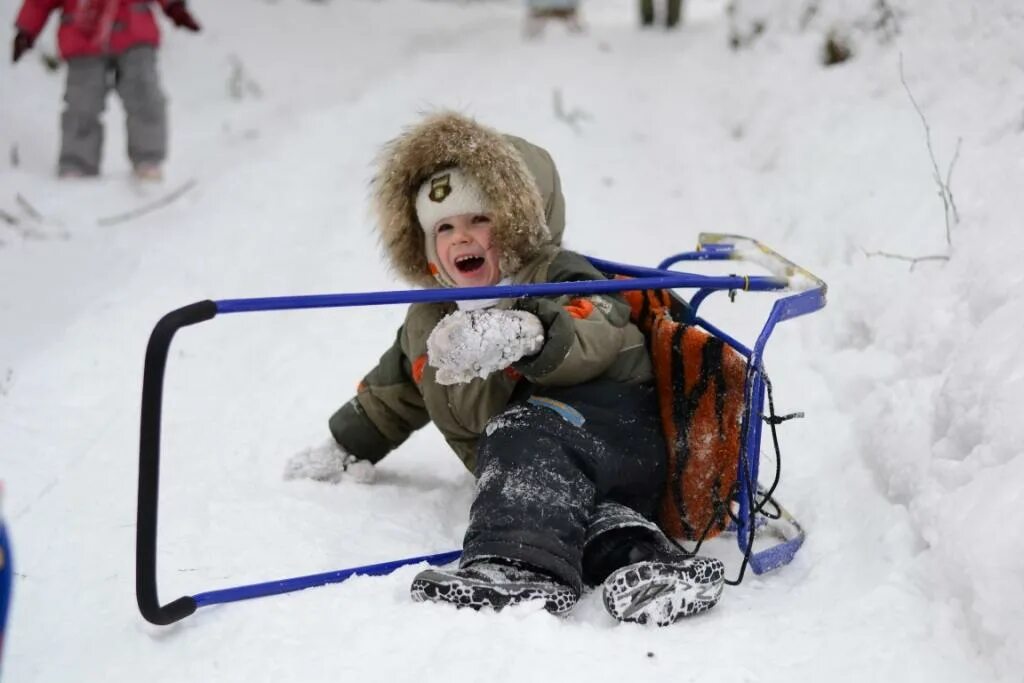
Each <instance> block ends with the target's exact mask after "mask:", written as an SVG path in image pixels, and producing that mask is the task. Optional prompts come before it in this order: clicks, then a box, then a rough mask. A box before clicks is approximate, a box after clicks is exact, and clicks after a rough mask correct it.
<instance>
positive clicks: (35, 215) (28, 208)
mask: <svg viewBox="0 0 1024 683" xmlns="http://www.w3.org/2000/svg"><path fill="white" fill-rule="evenodd" d="M14 201H16V202H18V206H20V207H21V208H22V209H24V211H25V213H27V214H28V215H29V218H31V219H33V220H37V221H39V222H42V221H43V214H41V213H39V212H38V211H37V210H36V207H34V206H32V204H30V203H29V201H28V200H27V199H25V197H24V196H23V195H21V194H18V195H15V197H14Z"/></svg>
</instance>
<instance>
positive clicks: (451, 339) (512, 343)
mask: <svg viewBox="0 0 1024 683" xmlns="http://www.w3.org/2000/svg"><path fill="white" fill-rule="evenodd" d="M543 346H544V326H543V325H542V324H541V322H540V320H539V319H538V318H537V316H535V315H533V314H532V313H529V312H527V311H509V310H504V309H499V308H488V309H483V310H476V311H456V312H454V313H452V314H451V315H447V316H445V317H444V318H442V319H441V321H440V322H439V323H438V324H437V326H436V327H434V331H433V332H431V333H430V336H429V337H428V338H427V357H428V358H429V359H430V360H429V362H430V364H431V365H433V366H434V367H435V368H437V375H436V378H437V383H438V384H445V385H448V384H461V383H464V382H469V381H472V380H473V379H474V378H475V377H487V376H488V375H490V374H491V373H492V372H496V371H498V370H504V369H505V368H507V367H508V366H509V365H511V364H512V363H514V362H516V361H517V360H519V359H520V358H523V357H525V356H530V355H533V354H535V353H537V352H538V351H540V349H541V347H543Z"/></svg>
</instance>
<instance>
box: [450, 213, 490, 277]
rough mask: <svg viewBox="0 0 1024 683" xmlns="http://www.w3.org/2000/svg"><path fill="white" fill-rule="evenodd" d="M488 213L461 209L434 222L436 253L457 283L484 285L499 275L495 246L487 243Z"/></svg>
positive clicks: (488, 235)
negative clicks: (468, 211) (454, 214)
mask: <svg viewBox="0 0 1024 683" xmlns="http://www.w3.org/2000/svg"><path fill="white" fill-rule="evenodd" d="M493 227H494V225H493V223H491V218H490V216H488V215H486V214H478V213H464V214H460V215H458V216H448V217H447V218H442V219H441V220H439V221H438V222H437V224H436V225H435V226H434V235H435V236H436V237H435V240H436V242H435V245H436V247H437V257H438V259H439V260H440V261H441V266H442V267H443V268H444V270H445V272H446V273H448V276H449V277H450V278H451V279H452V280H453V281H454V282H455V284H456V285H457V286H459V287H486V286H489V285H495V284H497V283H498V281H499V280H500V279H501V269H500V267H499V261H500V257H501V255H500V254H499V253H498V248H497V247H496V246H495V245H493V244H491V230H492V228H493Z"/></svg>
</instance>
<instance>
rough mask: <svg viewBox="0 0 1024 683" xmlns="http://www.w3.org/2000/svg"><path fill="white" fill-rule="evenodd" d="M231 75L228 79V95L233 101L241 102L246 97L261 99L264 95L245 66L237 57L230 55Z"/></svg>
mask: <svg viewBox="0 0 1024 683" xmlns="http://www.w3.org/2000/svg"><path fill="white" fill-rule="evenodd" d="M228 60H229V61H230V62H231V75H230V76H229V77H228V93H229V94H230V95H231V97H232V98H233V99H236V100H241V99H244V98H245V96H246V95H251V96H252V97H257V98H258V97H260V96H262V95H263V88H261V87H260V84H259V83H257V82H256V81H254V80H253V79H252V78H250V77H249V75H248V74H247V73H246V71H245V65H244V64H242V60H241V59H239V58H238V57H237V56H236V55H230V56H229V57H228Z"/></svg>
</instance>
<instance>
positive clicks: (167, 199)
mask: <svg viewBox="0 0 1024 683" xmlns="http://www.w3.org/2000/svg"><path fill="white" fill-rule="evenodd" d="M195 186H196V181H195V179H192V180H189V181H188V182H187V183H185V184H184V185H182V186H181V187H179V188H178V189H176V190H174V191H173V192H170V193H168V194H166V195H164V196H163V197H161V198H160V199H157V200H156V201H154V202H150V203H149V204H145V205H143V206H140V207H139V208H137V209H132V210H131V211H125V212H124V213H119V214H117V215H115V216H107V217H106V218H100V219H98V220H97V221H96V223H97V225H103V226H107V225H116V224H117V223H124V222H126V221H130V220H133V219H135V218H138V217H139V216H144V215H146V214H147V213H150V212H151V211H156V210H157V209H160V208H163V207H165V206H167V205H168V204H170V203H171V202H173V201H175V200H176V199H178V198H179V197H181V196H182V195H183V194H185V193H186V192H188V191H189V190H191V189H192V188H193V187H195Z"/></svg>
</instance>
